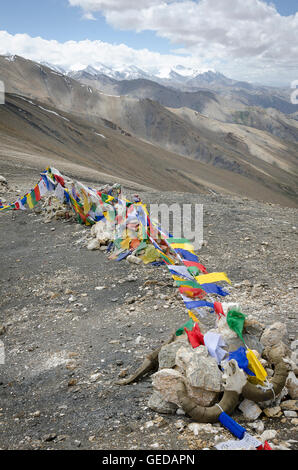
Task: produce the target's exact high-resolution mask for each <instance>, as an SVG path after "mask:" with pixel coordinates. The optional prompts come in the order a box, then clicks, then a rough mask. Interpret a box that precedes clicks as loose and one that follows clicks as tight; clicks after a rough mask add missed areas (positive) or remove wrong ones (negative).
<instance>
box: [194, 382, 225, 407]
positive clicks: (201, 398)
mask: <svg viewBox="0 0 298 470" xmlns="http://www.w3.org/2000/svg"><path fill="white" fill-rule="evenodd" d="M186 388H187V394H188V396H189V397H190V398H193V399H194V401H195V402H196V403H197V404H198V405H200V406H212V405H214V404H215V403H216V402H217V401H218V400H219V396H220V393H218V392H213V391H208V390H204V389H202V388H198V387H192V386H191V385H189V383H187V384H186Z"/></svg>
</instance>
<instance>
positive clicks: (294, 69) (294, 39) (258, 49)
mask: <svg viewBox="0 0 298 470" xmlns="http://www.w3.org/2000/svg"><path fill="white" fill-rule="evenodd" d="M68 1H69V4H70V5H71V6H72V7H79V8H81V9H82V15H83V17H84V18H86V19H88V20H94V19H95V18H96V14H97V13H100V14H101V15H104V17H105V18H106V21H107V22H108V23H109V24H110V25H112V26H113V27H114V28H116V29H122V30H134V31H138V32H140V31H143V30H151V31H153V32H155V33H156V34H157V35H158V36H161V37H163V38H166V39H168V40H169V41H170V42H171V43H172V45H173V51H172V53H171V54H167V55H165V54H159V53H156V52H152V51H150V50H149V49H143V50H135V49H133V48H130V47H128V46H126V45H125V44H118V45H117V44H116V45H115V44H113V45H112V44H108V43H105V42H102V41H100V40H98V41H91V40H84V41H67V42H64V43H59V42H58V41H47V40H44V39H42V38H40V37H37V38H32V37H30V36H28V35H25V34H16V35H10V34H9V33H7V32H5V31H2V32H1V33H0V53H2V54H3V53H7V52H11V53H13V54H19V55H22V56H24V57H27V58H30V59H33V60H36V61H47V62H51V63H53V64H56V65H61V66H64V67H66V68H67V69H78V68H83V67H85V66H87V65H96V63H97V62H100V63H104V64H105V65H107V66H113V67H115V66H117V67H121V66H126V65H137V66H138V67H140V68H144V69H146V70H149V71H154V72H156V71H158V70H161V69H165V68H168V67H171V66H174V65H177V64H182V65H184V66H187V67H192V68H197V69H203V70H206V69H208V68H212V69H217V70H219V71H220V72H222V73H225V74H227V75H228V76H230V77H232V78H236V79H242V80H247V81H256V80H257V81H260V82H264V83H272V84H274V83H276V84H277V83H281V82H283V83H284V84H285V85H286V84H289V83H291V81H293V80H296V79H297V78H298V61H297V57H298V13H296V15H292V16H288V17H284V16H281V15H280V14H279V13H278V12H277V10H276V9H275V7H274V6H273V5H268V4H267V3H265V2H264V1H261V0H245V1H243V0H226V1H223V0H200V1H194V0H180V1H179V0H172V1H169V0H138V2H136V0H68ZM99 34H100V31H99ZM175 47H176V49H175Z"/></svg>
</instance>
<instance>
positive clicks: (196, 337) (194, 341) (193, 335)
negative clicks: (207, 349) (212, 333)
mask: <svg viewBox="0 0 298 470" xmlns="http://www.w3.org/2000/svg"><path fill="white" fill-rule="evenodd" d="M184 330H185V331H186V333H187V336H188V340H189V342H190V344H191V345H192V347H193V348H197V347H198V346H200V345H201V344H202V345H205V342H204V336H203V335H202V333H201V330H200V328H199V325H198V324H197V323H196V324H195V326H194V328H193V329H192V330H191V331H188V330H187V329H186V328H184Z"/></svg>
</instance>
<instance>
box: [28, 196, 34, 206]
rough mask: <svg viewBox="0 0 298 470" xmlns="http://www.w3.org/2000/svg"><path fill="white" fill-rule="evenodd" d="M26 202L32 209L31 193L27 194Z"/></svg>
mask: <svg viewBox="0 0 298 470" xmlns="http://www.w3.org/2000/svg"><path fill="white" fill-rule="evenodd" d="M27 204H28V206H29V207H30V209H33V207H34V203H33V200H32V196H31V194H27Z"/></svg>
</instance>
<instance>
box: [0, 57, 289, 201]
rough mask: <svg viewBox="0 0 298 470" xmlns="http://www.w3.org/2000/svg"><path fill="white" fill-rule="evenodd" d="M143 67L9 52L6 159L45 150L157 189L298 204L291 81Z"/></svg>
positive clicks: (1, 117) (3, 120)
mask: <svg viewBox="0 0 298 470" xmlns="http://www.w3.org/2000/svg"><path fill="white" fill-rule="evenodd" d="M109 70H111V71H109ZM128 71H129V72H130V73H131V74H135V75H127V74H128ZM103 72H105V73H103ZM117 73H118V75H117ZM141 73H143V71H142V70H140V69H138V68H135V67H128V68H127V69H126V70H122V71H119V70H118V71H116V70H112V69H110V68H108V67H104V66H102V68H99V65H98V64H97V66H96V68H95V67H93V68H91V67H87V69H85V70H82V71H78V72H71V73H70V72H68V73H66V72H65V71H64V70H63V69H60V68H59V67H53V66H51V65H50V64H44V63H43V64H41V63H40V64H39V63H36V62H33V61H30V60H27V59H24V58H22V57H18V56H0V79H1V80H2V81H4V83H5V87H6V103H5V105H2V106H0V135H1V143H0V158H7V155H10V156H11V155H13V153H14V152H16V149H17V155H18V159H20V158H22V157H21V153H22V152H21V149H22V148H24V149H26V151H25V152H24V156H23V159H24V161H27V162H29V161H30V164H31V165H32V164H33V162H34V161H35V164H37V165H40V164H41V162H42V163H44V162H45V161H44V160H45V158H44V157H46V159H47V160H49V159H50V160H51V159H52V160H54V161H58V162H59V161H60V162H61V164H62V165H68V164H70V163H72V164H75V165H80V167H81V168H84V166H85V167H86V166H88V167H89V168H93V169H94V171H96V172H98V174H101V177H103V175H106V177H107V175H108V177H109V178H111V177H112V176H114V177H116V178H124V179H126V180H133V181H135V183H136V184H144V185H146V186H149V187H151V188H156V189H163V190H167V189H173V188H175V189H176V190H177V188H178V190H181V191H189V192H210V191H211V192H221V193H222V192H223V193H230V194H236V195H237V194H241V195H242V196H243V195H246V196H247V197H251V198H256V199H259V200H265V201H268V202H277V203H280V204H283V205H289V206H297V155H298V142H297V141H298V121H297V105H293V104H292V103H291V102H290V99H289V96H287V94H286V91H285V90H282V89H273V88H268V87H261V86H256V85H250V84H247V83H242V82H235V81H233V80H231V79H228V78H226V77H224V76H223V75H221V74H219V73H216V72H214V71H209V72H204V73H199V74H196V72H195V71H194V72H193V73H192V72H191V70H187V71H185V70H182V69H181V70H180V69H179V70H176V71H173V70H171V71H169V73H168V74H166V73H164V76H163V77H162V78H161V77H157V78H156V77H155V78H154V79H152V77H151V78H149V77H148V76H145V77H144V76H143V77H141V78H140V76H139V74H141ZM144 73H145V72H144ZM123 74H124V75H123ZM175 74H176V75H179V77H182V78H183V80H184V83H183V86H180V87H179V86H178V85H177V84H178V82H179V80H178V78H177V76H176V75H175ZM124 76H125V79H123V77H124ZM132 76H134V77H135V78H133V79H131V78H128V77H132ZM116 77H117V78H116ZM179 79H180V78H179ZM199 79H200V80H201V85H200V87H197V88H195V86H193V84H194V80H197V82H198V81H199ZM159 80H160V81H159ZM165 80H168V81H169V80H170V81H171V80H175V83H176V84H175V86H174V85H173V83H172V84H169V83H167V84H166V82H165ZM181 80H182V79H181ZM203 81H205V82H206V85H205V86H204V87H203V85H202V82H203ZM190 82H191V83H192V85H191V86H192V91H190ZM197 82H196V83H197ZM232 82H233V83H232ZM42 155H43V156H44V157H42ZM26 159H27V160H26Z"/></svg>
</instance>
